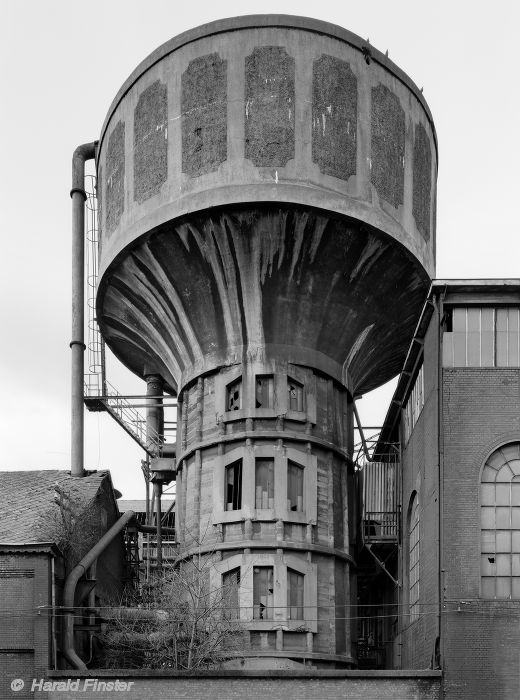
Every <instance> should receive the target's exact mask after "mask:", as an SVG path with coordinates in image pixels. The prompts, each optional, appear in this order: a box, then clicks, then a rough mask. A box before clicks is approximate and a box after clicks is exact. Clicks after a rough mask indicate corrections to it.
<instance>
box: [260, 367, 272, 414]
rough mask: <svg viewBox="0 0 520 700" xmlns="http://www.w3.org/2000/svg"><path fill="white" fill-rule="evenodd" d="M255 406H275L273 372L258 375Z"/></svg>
mask: <svg viewBox="0 0 520 700" xmlns="http://www.w3.org/2000/svg"><path fill="white" fill-rule="evenodd" d="M255 406H256V408H273V406H274V378H273V375H272V374H264V375H259V376H257V377H256V382H255Z"/></svg>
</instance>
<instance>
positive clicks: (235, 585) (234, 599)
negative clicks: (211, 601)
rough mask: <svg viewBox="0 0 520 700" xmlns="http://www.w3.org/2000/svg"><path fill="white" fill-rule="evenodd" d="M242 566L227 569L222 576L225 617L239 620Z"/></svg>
mask: <svg viewBox="0 0 520 700" xmlns="http://www.w3.org/2000/svg"><path fill="white" fill-rule="evenodd" d="M239 589H240V567H237V568H236V569H232V570H231V571H227V572H226V573H225V574H223V576H222V602H223V613H224V619H226V620H238V618H239V617H240V591H239Z"/></svg>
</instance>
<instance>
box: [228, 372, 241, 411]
mask: <svg viewBox="0 0 520 700" xmlns="http://www.w3.org/2000/svg"><path fill="white" fill-rule="evenodd" d="M241 394H242V379H237V380H236V381H234V382H232V383H231V384H228V386H227V390H226V410H227V411H238V410H239V409H240V406H241V403H242V401H241Z"/></svg>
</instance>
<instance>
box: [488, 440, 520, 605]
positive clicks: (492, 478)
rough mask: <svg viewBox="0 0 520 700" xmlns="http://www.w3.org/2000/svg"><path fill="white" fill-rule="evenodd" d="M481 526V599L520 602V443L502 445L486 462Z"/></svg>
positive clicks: (519, 441)
mask: <svg viewBox="0 0 520 700" xmlns="http://www.w3.org/2000/svg"><path fill="white" fill-rule="evenodd" d="M507 472H509V474H508V473H507ZM501 473H502V474H501ZM514 485H516V488H514ZM506 497H507V498H506ZM506 500H507V503H506V502H505V501H506ZM479 524H480V565H479V572H480V576H479V578H480V598H481V599H482V600H494V601H496V600H519V599H520V440H510V441H508V442H506V443H502V444H501V445H499V446H498V447H496V448H495V449H493V450H492V451H491V452H490V453H489V455H488V457H487V459H486V461H485V462H484V465H483V467H482V470H481V473H480V481H479ZM506 569H508V572H507V571H506ZM491 582H492V584H491ZM501 585H503V586H504V590H506V591H507V589H509V592H508V594H506V595H504V594H500V593H499V587H500V586H501ZM491 587H492V588H493V595H491V594H490V593H491Z"/></svg>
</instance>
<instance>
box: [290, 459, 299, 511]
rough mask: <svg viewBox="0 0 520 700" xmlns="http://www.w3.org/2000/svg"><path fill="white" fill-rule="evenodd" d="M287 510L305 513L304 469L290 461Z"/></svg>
mask: <svg viewBox="0 0 520 700" xmlns="http://www.w3.org/2000/svg"><path fill="white" fill-rule="evenodd" d="M287 510H291V511H299V512H301V511H303V467H301V466H300V465H299V464H296V462H291V461H290V460H289V462H288V464H287Z"/></svg>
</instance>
